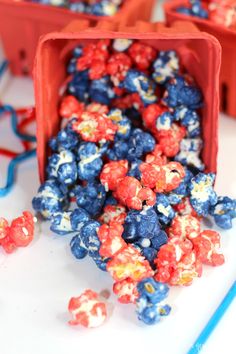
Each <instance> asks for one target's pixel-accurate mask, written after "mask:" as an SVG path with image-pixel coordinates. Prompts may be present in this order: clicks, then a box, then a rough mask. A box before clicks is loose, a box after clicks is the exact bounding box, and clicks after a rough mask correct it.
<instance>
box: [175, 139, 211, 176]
mask: <svg viewBox="0 0 236 354" xmlns="http://www.w3.org/2000/svg"><path fill="white" fill-rule="evenodd" d="M202 146H203V142H202V139H200V138H194V139H183V140H182V141H181V143H180V152H179V153H178V155H176V156H175V160H176V161H179V162H180V163H181V164H182V165H185V166H189V167H193V168H196V169H197V170H199V171H203V170H204V168H205V165H204V163H203V162H202V160H201V158H200V156H199V155H200V153H201V150H202Z"/></svg>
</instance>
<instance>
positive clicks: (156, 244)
mask: <svg viewBox="0 0 236 354" xmlns="http://www.w3.org/2000/svg"><path fill="white" fill-rule="evenodd" d="M151 241H152V247H153V248H155V250H156V251H159V249H160V248H161V246H163V245H165V244H166V243H167V242H168V236H167V234H166V232H165V231H164V230H160V232H159V233H158V235H157V236H154V237H153V238H152V240H151Z"/></svg>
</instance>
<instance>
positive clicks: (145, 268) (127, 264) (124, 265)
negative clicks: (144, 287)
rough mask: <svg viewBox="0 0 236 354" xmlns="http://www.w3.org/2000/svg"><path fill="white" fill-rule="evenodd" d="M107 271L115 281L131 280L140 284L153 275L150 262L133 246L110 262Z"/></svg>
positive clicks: (122, 250)
mask: <svg viewBox="0 0 236 354" xmlns="http://www.w3.org/2000/svg"><path fill="white" fill-rule="evenodd" d="M107 271H108V272H109V273H110V274H111V276H112V277H113V279H114V280H115V281H121V280H124V279H126V278H131V279H132V280H133V281H136V282H138V281H140V280H142V279H144V278H147V277H150V276H152V275H153V270H152V268H151V267H150V265H149V262H148V261H146V260H145V258H144V257H143V256H141V254H140V253H139V251H138V250H137V249H136V248H134V247H133V246H131V245H128V246H126V247H124V248H122V249H121V250H120V251H119V252H117V253H116V254H115V255H114V257H113V258H112V259H111V260H109V261H108V263H107Z"/></svg>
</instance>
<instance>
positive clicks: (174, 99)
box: [163, 75, 202, 110]
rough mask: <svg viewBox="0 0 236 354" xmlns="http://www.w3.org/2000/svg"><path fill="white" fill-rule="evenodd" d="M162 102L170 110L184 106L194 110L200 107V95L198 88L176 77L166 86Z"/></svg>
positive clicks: (180, 77)
mask: <svg viewBox="0 0 236 354" xmlns="http://www.w3.org/2000/svg"><path fill="white" fill-rule="evenodd" d="M163 102H164V103H165V104H167V105H168V106H169V107H172V108H175V107H177V106H186V107H188V108H189V109H193V110H194V109H197V108H200V107H202V94H201V91H200V90H199V88H198V87H196V86H193V85H192V84H189V83H188V82H187V81H186V80H185V79H184V78H183V77H182V76H179V75H176V76H175V78H174V79H171V80H170V81H169V82H168V83H167V84H166V92H165V94H164V98H163Z"/></svg>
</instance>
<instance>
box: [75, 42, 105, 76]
mask: <svg viewBox="0 0 236 354" xmlns="http://www.w3.org/2000/svg"><path fill="white" fill-rule="evenodd" d="M109 44H110V41H109V40H101V41H99V42H97V43H96V44H94V43H91V44H88V45H86V46H84V48H83V56H82V57H80V58H78V60H77V69H78V70H79V71H83V70H86V69H89V77H90V79H91V80H98V79H100V78H101V77H103V76H104V75H106V60H107V59H108V56H109V53H108V46H109Z"/></svg>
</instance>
